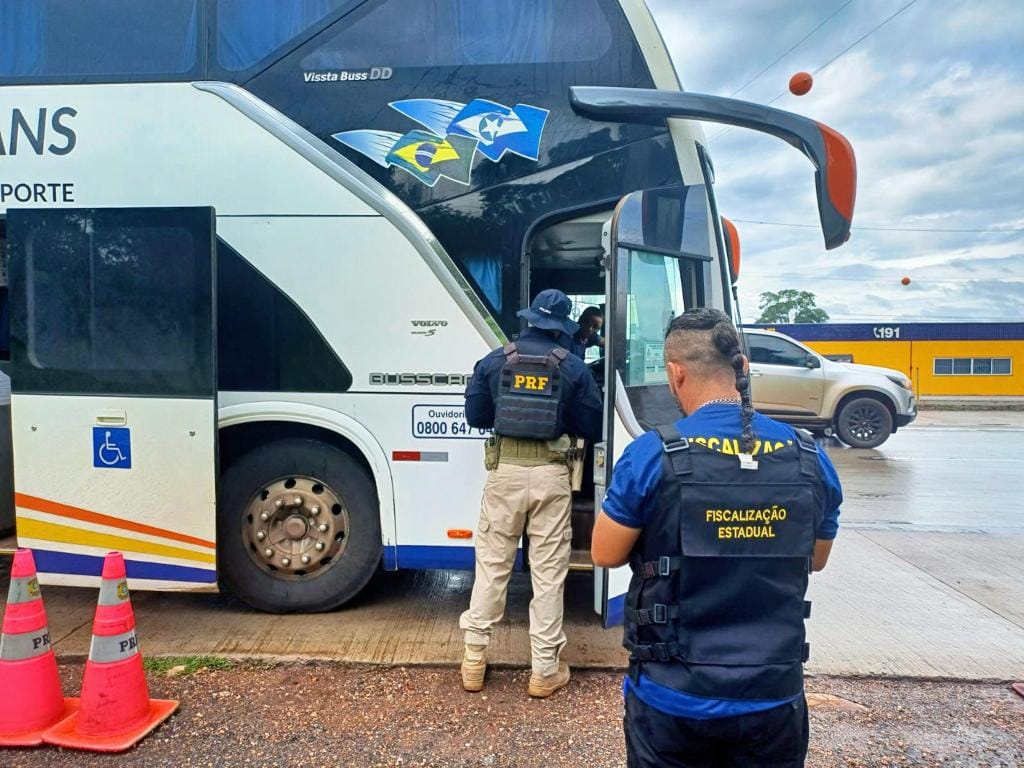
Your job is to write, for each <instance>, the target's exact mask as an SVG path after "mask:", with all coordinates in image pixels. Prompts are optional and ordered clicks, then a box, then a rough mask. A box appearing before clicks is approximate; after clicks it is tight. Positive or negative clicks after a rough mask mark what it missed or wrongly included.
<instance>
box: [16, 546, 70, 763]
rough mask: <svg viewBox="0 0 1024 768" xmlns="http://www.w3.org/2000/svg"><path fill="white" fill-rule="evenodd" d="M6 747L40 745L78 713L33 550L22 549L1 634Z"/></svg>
mask: <svg viewBox="0 0 1024 768" xmlns="http://www.w3.org/2000/svg"><path fill="white" fill-rule="evenodd" d="M0 692H2V693H0V746H3V747H35V746H38V745H39V744H42V743H43V732H44V731H46V730H47V729H49V728H50V727H51V726H53V725H54V724H55V723H58V722H60V721H62V720H64V719H65V718H67V717H68V716H69V715H71V713H72V712H74V709H75V706H76V704H77V699H65V698H64V696H63V694H62V693H61V689H60V677H59V676H58V674H57V659H56V657H55V656H54V655H53V649H52V648H51V647H50V629H49V627H48V625H47V623H46V608H44V607H43V596H42V593H41V592H40V590H39V580H38V579H37V578H36V563H35V559H34V558H33V557H32V552H31V551H30V550H28V549H19V550H18V551H17V552H15V553H14V562H13V563H12V564H11V586H10V591H9V592H8V597H7V609H6V610H5V611H4V623H3V633H2V634H0Z"/></svg>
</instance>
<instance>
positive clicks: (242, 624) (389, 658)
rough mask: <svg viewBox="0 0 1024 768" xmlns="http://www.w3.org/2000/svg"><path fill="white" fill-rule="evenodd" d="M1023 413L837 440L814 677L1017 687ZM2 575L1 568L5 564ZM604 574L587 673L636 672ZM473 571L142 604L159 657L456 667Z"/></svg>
mask: <svg viewBox="0 0 1024 768" xmlns="http://www.w3.org/2000/svg"><path fill="white" fill-rule="evenodd" d="M1022 440H1024V413H1020V412H970V413H958V412H932V413H929V412H926V413H924V414H922V416H921V418H920V419H919V420H918V422H916V423H915V424H914V425H912V426H911V427H909V428H906V429H904V430H900V432H899V433H898V434H896V435H894V436H893V437H892V438H891V439H890V440H889V441H888V442H887V443H886V444H884V445H883V446H882V447H881V448H879V449H878V450H873V451H864V450H854V449H849V448H845V447H844V446H842V445H840V444H838V443H836V442H835V441H829V443H828V445H827V449H828V451H829V454H830V455H831V456H832V458H833V460H834V462H835V464H836V466H837V468H838V471H839V474H840V477H841V479H842V481H843V484H844V487H845V493H846V502H845V504H844V506H843V513H842V517H841V530H840V535H839V539H838V540H837V542H836V546H835V549H834V551H833V555H832V562H831V563H830V564H829V567H828V568H827V569H826V570H825V571H824V572H823V573H821V574H816V575H815V576H814V577H813V578H812V586H811V594H810V596H811V599H812V600H813V601H814V609H813V616H812V619H811V621H810V623H809V638H810V641H811V644H812V648H811V660H810V662H809V663H808V666H807V669H808V672H809V673H811V674H836V675H882V676H900V677H917V678H956V679H977V680H1007V679H1013V678H1016V679H1020V678H1021V677H1024V596H1022V591H1024V512H1022V511H1021V508H1020V506H1019V504H1018V503H1017V501H1016V499H1017V487H1018V486H1019V485H1020V484H1021V482H1022V481H1024V455H1022V453H1021V451H1020V446H1021V443H1022ZM0 568H2V566H0ZM591 585H592V578H591V576H590V575H589V574H580V573H577V574H571V576H570V580H569V583H568V585H567V590H566V594H567V597H566V602H567V627H566V632H567V634H568V637H569V645H568V647H567V649H566V653H565V656H566V658H567V660H568V661H569V662H570V663H571V664H573V665H575V666H577V667H582V666H587V667H596V668H611V667H620V666H622V665H623V664H624V663H625V656H624V653H623V652H622V651H621V648H620V646H619V641H620V632H619V631H618V630H607V631H606V630H602V629H601V628H600V625H599V623H598V620H597V617H596V616H595V615H594V614H593V612H592V608H591V602H592V586H591ZM471 586H472V575H471V574H470V573H465V572H455V571H433V572H421V573H410V572H400V573H381V574H379V575H378V576H377V577H376V578H375V579H374V580H373V581H372V582H371V584H370V586H369V587H368V589H367V590H366V591H365V592H364V594H363V595H361V596H360V597H359V598H358V599H357V601H356V602H355V603H353V604H351V605H350V606H348V607H346V608H345V609H343V610H341V611H338V612H335V613H332V614H320V615H309V616H269V615H265V614H260V613H256V612H254V611H251V610H249V609H248V608H246V607H245V606H244V605H242V604H240V603H239V602H237V601H235V600H234V599H232V598H231V597H229V596H226V595H189V594H168V593H141V592H136V593H134V594H133V596H132V599H133V603H134V605H135V608H136V614H137V619H138V623H139V632H140V637H141V641H142V648H143V651H144V652H145V653H146V654H147V655H188V654H215V655H227V656H247V657H249V656H252V657H260V656H273V657H291V658H327V659H340V660H345V661H349V662H369V663H385V664H449V663H453V662H455V661H457V659H458V657H459V653H460V650H461V634H460V633H459V631H458V629H457V621H458V615H459V613H460V612H461V611H462V610H463V609H464V608H465V606H466V604H467V603H468V600H469V591H470V588H471ZM529 592H530V590H529V578H528V576H526V575H519V576H517V577H516V578H515V579H513V583H512V588H511V591H510V596H509V612H508V613H509V615H508V618H507V619H506V620H505V621H504V622H503V623H502V624H501V625H500V626H499V628H498V630H497V632H496V634H495V637H494V642H493V645H492V649H491V659H492V662H494V663H495V664H496V665H499V666H500V665H524V664H527V663H528V660H529V645H528V638H527V634H526V627H527V623H528V618H527V603H528V601H529ZM45 597H46V603H47V609H48V611H49V614H50V628H51V634H52V636H53V637H54V638H55V640H56V649H57V651H58V654H60V655H61V656H64V657H68V656H81V655H84V654H85V653H87V651H88V646H89V639H90V624H91V619H92V612H93V605H94V600H95V593H94V592H93V591H91V590H79V589H58V588H54V587H46V588H45Z"/></svg>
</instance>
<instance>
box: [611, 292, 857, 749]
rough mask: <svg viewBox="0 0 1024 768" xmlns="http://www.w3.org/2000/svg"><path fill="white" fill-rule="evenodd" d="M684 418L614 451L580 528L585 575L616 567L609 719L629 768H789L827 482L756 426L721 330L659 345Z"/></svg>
mask: <svg viewBox="0 0 1024 768" xmlns="http://www.w3.org/2000/svg"><path fill="white" fill-rule="evenodd" d="M665 364H666V365H665V367H666V372H667V376H668V386H669V388H670V390H671V392H672V395H673V396H674V397H675V399H676V401H677V402H678V404H679V408H680V410H681V411H682V412H683V415H684V417H683V418H682V419H680V420H679V421H677V422H675V423H674V424H670V425H666V426H663V427H659V428H658V429H657V430H656V431H653V432H648V433H647V434H645V435H643V436H641V437H640V438H639V439H637V440H636V441H634V442H633V443H632V444H631V445H630V446H629V447H627V448H626V450H625V452H624V453H623V455H622V457H621V458H620V459H619V460H618V462H617V463H616V465H615V469H614V471H613V473H612V482H611V485H610V487H609V488H608V493H607V495H606V497H605V499H604V502H603V505H602V512H601V514H600V515H599V516H598V519H597V524H596V526H595V528H594V537H593V545H592V555H593V560H594V564H595V565H599V566H605V567H613V566H619V565H623V564H625V563H627V562H628V563H629V564H630V566H631V567H632V570H633V579H632V581H631V583H630V588H629V592H628V594H627V596H626V605H625V609H624V614H625V642H624V645H625V647H626V649H627V650H629V652H630V664H629V675H628V676H627V677H626V679H625V681H624V685H623V693H624V695H625V700H626V715H625V719H624V721H623V723H624V728H625V735H626V752H627V757H628V765H629V766H630V768H647V767H648V766H650V767H653V766H659V768H665V767H672V766H707V767H709V768H710V767H717V766H772V767H773V768H784V767H785V766H802V765H803V764H804V759H805V757H806V754H807V741H808V722H807V704H806V701H805V699H804V694H803V662H804V661H805V660H806V659H807V654H808V645H807V644H806V643H805V642H804V640H805V635H804V619H805V618H806V617H808V616H809V615H810V603H809V602H805V600H804V596H805V592H806V590H807V581H808V573H809V572H810V571H812V570H813V571H820V570H821V569H822V568H824V567H825V564H826V562H827V561H828V556H829V553H830V551H831V548H832V540H833V539H834V538H835V536H836V533H837V531H838V517H839V505H840V503H841V502H842V489H841V487H840V485H839V478H838V477H837V476H836V472H835V468H834V467H833V466H832V463H831V462H830V461H829V459H828V457H827V456H826V455H825V453H824V451H821V450H819V449H818V447H817V446H816V445H815V443H814V441H813V440H812V439H811V438H810V437H809V436H808V435H806V434H805V433H802V432H797V431H796V430H794V429H793V428H792V427H789V426H787V425H785V424H782V423H780V422H777V421H774V420H772V419H769V418H767V417H765V416H762V415H760V414H757V413H755V412H754V409H753V406H752V405H751V401H750V392H749V386H748V383H749V382H748V370H749V368H748V363H747V358H746V356H745V355H744V354H743V352H742V350H741V348H740V341H739V336H738V334H737V331H736V328H735V327H734V326H733V324H732V323H731V322H730V320H729V318H728V317H727V316H726V315H725V314H724V313H722V312H720V311H718V310H715V309H694V310H689V311H687V312H684V313H683V314H682V315H680V316H679V317H677V318H675V319H674V320H673V321H672V323H671V325H670V326H669V328H668V332H667V333H666V336H665Z"/></svg>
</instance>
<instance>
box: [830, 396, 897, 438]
mask: <svg viewBox="0 0 1024 768" xmlns="http://www.w3.org/2000/svg"><path fill="white" fill-rule="evenodd" d="M836 432H837V433H838V434H839V439H840V440H842V441H843V442H844V443H846V444H847V445H849V446H850V447H851V448H877V447H878V446H880V445H881V444H882V443H884V442H885V441H886V440H888V439H889V435H891V434H892V414H891V413H890V412H889V409H888V408H886V407H885V403H882V402H881V401H879V400H876V399H875V398H873V397H855V398H853V399H852V400H849V401H847V402H846V403H844V404H843V407H842V408H840V409H839V414H838V415H837V416H836Z"/></svg>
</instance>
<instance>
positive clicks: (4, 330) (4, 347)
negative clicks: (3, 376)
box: [0, 216, 11, 360]
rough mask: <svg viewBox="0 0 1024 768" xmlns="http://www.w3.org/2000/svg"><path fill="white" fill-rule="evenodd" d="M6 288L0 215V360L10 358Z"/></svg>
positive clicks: (4, 225) (3, 226) (4, 231)
mask: <svg viewBox="0 0 1024 768" xmlns="http://www.w3.org/2000/svg"><path fill="white" fill-rule="evenodd" d="M8 296H9V293H8V290H7V221H6V220H5V219H4V218H3V217H2V216H0V360H10V359H11V304H10V301H9V299H8Z"/></svg>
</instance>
